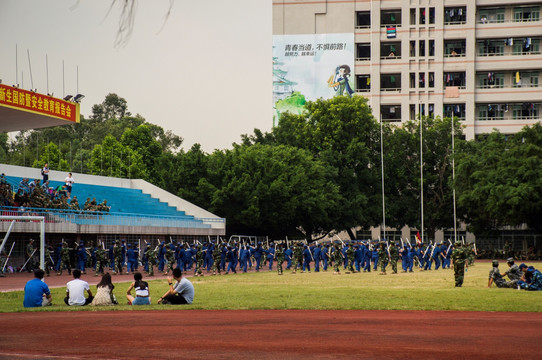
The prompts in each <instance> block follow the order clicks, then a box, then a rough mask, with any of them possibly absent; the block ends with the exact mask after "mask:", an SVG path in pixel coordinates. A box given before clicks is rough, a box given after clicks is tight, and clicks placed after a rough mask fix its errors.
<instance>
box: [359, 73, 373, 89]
mask: <svg viewBox="0 0 542 360" xmlns="http://www.w3.org/2000/svg"><path fill="white" fill-rule="evenodd" d="M356 91H357V92H369V91H371V75H356Z"/></svg>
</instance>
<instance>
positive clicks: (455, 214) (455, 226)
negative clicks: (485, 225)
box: [452, 111, 457, 243]
mask: <svg viewBox="0 0 542 360" xmlns="http://www.w3.org/2000/svg"><path fill="white" fill-rule="evenodd" d="M454 157H455V129H454V113H453V111H452V182H453V185H452V194H453V201H454V243H455V242H456V241H457V211H456V203H455V158H454Z"/></svg>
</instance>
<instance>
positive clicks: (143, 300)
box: [126, 272, 151, 305]
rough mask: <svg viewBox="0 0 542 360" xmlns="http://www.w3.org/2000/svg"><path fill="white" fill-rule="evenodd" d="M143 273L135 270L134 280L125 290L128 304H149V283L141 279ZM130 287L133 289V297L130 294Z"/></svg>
mask: <svg viewBox="0 0 542 360" xmlns="http://www.w3.org/2000/svg"><path fill="white" fill-rule="evenodd" d="M142 279H143V275H141V273H139V272H136V273H135V274H134V280H135V281H134V282H133V283H131V284H130V287H129V288H128V291H126V298H127V299H128V305H150V304H151V297H150V294H149V284H147V282H146V281H143V280H142ZM132 289H135V294H136V296H135V298H134V297H133V296H132V294H131V293H132Z"/></svg>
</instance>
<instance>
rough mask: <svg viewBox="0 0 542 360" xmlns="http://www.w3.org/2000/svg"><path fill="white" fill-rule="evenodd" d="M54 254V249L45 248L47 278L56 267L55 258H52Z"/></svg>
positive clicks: (49, 246)
mask: <svg viewBox="0 0 542 360" xmlns="http://www.w3.org/2000/svg"><path fill="white" fill-rule="evenodd" d="M52 252H53V247H52V246H51V245H47V246H45V257H44V261H45V274H46V275H47V276H49V275H50V270H51V269H54V265H55V264H54V263H53V257H52V256H51V254H52Z"/></svg>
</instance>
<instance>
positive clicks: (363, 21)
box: [356, 11, 371, 29]
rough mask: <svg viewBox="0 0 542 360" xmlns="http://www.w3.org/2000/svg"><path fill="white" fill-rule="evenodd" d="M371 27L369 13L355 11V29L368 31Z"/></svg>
mask: <svg viewBox="0 0 542 360" xmlns="http://www.w3.org/2000/svg"><path fill="white" fill-rule="evenodd" d="M370 27H371V12H370V11H357V12H356V29H368V28H370Z"/></svg>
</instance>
